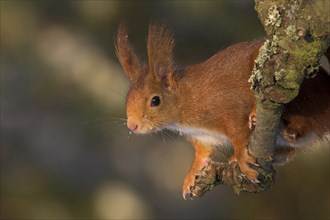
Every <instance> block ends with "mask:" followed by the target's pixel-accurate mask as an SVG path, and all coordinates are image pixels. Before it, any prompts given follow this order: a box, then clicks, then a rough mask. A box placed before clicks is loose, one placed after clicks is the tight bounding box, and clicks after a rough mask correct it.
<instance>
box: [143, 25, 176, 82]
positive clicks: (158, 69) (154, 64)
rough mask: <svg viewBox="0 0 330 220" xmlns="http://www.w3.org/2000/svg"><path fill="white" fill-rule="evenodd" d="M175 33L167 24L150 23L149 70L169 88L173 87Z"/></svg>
mask: <svg viewBox="0 0 330 220" xmlns="http://www.w3.org/2000/svg"><path fill="white" fill-rule="evenodd" d="M173 46H174V39H173V34H172V33H171V32H170V31H169V30H168V29H167V27H166V25H165V24H150V25H149V34H148V58H149V72H150V74H153V77H155V78H156V80H157V81H159V82H162V83H163V85H164V86H165V87H167V88H169V87H171V86H172V87H173V86H174V85H171V84H173V83H175V82H174V76H173V74H174V70H175V67H174V62H173V54H172V53H173Z"/></svg>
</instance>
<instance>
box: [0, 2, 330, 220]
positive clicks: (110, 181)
mask: <svg viewBox="0 0 330 220" xmlns="http://www.w3.org/2000/svg"><path fill="white" fill-rule="evenodd" d="M122 20H125V21H126V22H127V23H128V24H129V27H130V38H131V42H132V43H133V45H135V49H136V51H137V53H138V54H140V55H141V57H144V58H146V52H145V47H146V35H147V29H148V23H149V22H150V21H152V20H160V21H166V23H168V25H169V26H170V27H171V29H172V31H173V32H174V36H175V39H176V47H175V58H176V61H177V63H179V64H181V65H187V64H189V63H195V62H200V61H203V60H205V59H207V58H208V57H210V56H211V55H213V54H214V53H215V52H216V51H218V50H220V49H223V48H225V47H226V46H228V45H230V44H232V43H235V42H239V41H246V40H251V39H256V38H263V37H264V32H263V29H262V26H261V25H260V23H259V20H258V17H257V14H256V12H255V11H254V4H253V1H229V0H222V1H220V0H219V1H46V0H44V1H9V0H8V1H7V0H1V41H0V42H1V50H0V53H1V168H0V170H1V211H0V213H1V219H202V218H203V219H274V220H275V219H329V205H330V203H329V198H330V196H329V182H330V180H329V178H330V175H329V146H326V145H323V146H321V147H320V149H318V150H310V151H308V152H307V153H303V154H300V155H299V156H298V157H297V158H296V159H295V160H294V161H293V162H291V163H290V164H287V165H285V166H281V167H277V171H278V176H277V183H276V184H275V185H274V187H273V188H272V189H271V190H270V191H267V192H263V193H261V194H247V193H243V194H241V195H240V196H237V195H235V194H234V193H233V190H232V189H231V188H230V187H228V186H219V187H216V188H215V189H214V190H213V191H212V192H209V193H207V194H205V195H204V197H202V198H197V199H194V200H187V201H185V200H183V198H182V193H181V187H182V182H183V178H184V176H185V174H186V172H187V171H188V169H189V166H190V163H191V161H192V159H193V155H194V152H193V148H192V147H191V146H190V145H189V144H188V143H186V142H185V141H184V140H183V138H182V137H177V136H176V135H174V134H170V133H166V134H163V135H149V136H134V135H131V134H129V132H128V129H127V128H126V125H125V94H126V92H127V90H128V80H127V79H126V77H125V75H124V74H123V72H122V69H121V67H120V66H119V63H118V61H117V59H116V56H115V51H114V36H115V32H116V29H117V28H118V25H119V23H120V22H121V21H122Z"/></svg>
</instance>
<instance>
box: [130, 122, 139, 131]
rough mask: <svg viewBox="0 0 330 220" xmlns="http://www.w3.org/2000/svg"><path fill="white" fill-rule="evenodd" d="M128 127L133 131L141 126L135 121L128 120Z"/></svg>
mask: <svg viewBox="0 0 330 220" xmlns="http://www.w3.org/2000/svg"><path fill="white" fill-rule="evenodd" d="M127 127H128V128H129V129H130V130H131V131H136V130H137V129H138V127H139V125H138V124H137V123H136V122H134V121H127Z"/></svg>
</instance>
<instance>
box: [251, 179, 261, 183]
mask: <svg viewBox="0 0 330 220" xmlns="http://www.w3.org/2000/svg"><path fill="white" fill-rule="evenodd" d="M250 181H251V182H252V183H254V184H257V183H260V181H259V180H257V179H254V180H250Z"/></svg>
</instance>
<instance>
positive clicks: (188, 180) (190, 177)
mask: <svg viewBox="0 0 330 220" xmlns="http://www.w3.org/2000/svg"><path fill="white" fill-rule="evenodd" d="M208 163H209V160H204V161H200V162H196V161H194V163H193V165H192V166H191V168H190V171H189V173H188V174H187V176H186V177H185V179H184V182H183V189H182V191H183V192H182V196H183V198H184V199H186V196H187V195H188V196H189V197H190V198H192V196H195V195H194V194H193V193H192V192H191V189H192V187H193V186H195V180H196V176H197V175H198V174H199V173H200V172H201V171H202V170H203V169H204V168H205V167H206V166H208Z"/></svg>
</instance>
